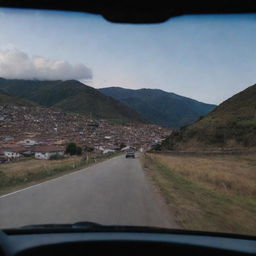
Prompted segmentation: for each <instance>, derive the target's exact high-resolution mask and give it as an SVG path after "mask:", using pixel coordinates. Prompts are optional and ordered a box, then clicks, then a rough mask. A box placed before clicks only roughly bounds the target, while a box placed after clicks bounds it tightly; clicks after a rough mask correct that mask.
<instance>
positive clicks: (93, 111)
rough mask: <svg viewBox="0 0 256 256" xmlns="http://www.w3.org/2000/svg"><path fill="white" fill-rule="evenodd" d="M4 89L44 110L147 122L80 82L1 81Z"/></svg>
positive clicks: (1, 87)
mask: <svg viewBox="0 0 256 256" xmlns="http://www.w3.org/2000/svg"><path fill="white" fill-rule="evenodd" d="M0 90H2V91H4V92H5V93H8V94H9V95H12V96H15V97H19V98H21V99H26V100H29V101H32V102H35V103H37V104H39V105H41V106H44V107H51V108H58V109H61V110H63V111H69V112H76V113H82V114H85V115H86V116H88V117H89V116H90V117H93V118H106V119H113V120H117V121H131V122H145V120H144V119H143V118H142V117H141V116H140V115H139V114H138V113H136V112H135V111H134V110H132V109H130V108H129V107H128V106H126V105H125V104H123V103H121V102H119V101H117V100H115V99H113V98H111V97H108V96H106V95H104V94H102V93H101V92H99V91H98V90H96V89H94V88H92V87H90V86H87V85H84V84H83V83H80V82H78V81H76V80H67V81H59V80H57V81H37V80H18V79H3V78H1V79H0Z"/></svg>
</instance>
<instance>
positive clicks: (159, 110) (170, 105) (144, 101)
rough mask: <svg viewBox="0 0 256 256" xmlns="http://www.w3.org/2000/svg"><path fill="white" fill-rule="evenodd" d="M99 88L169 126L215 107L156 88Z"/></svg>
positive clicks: (146, 117) (193, 119)
mask: <svg viewBox="0 0 256 256" xmlns="http://www.w3.org/2000/svg"><path fill="white" fill-rule="evenodd" d="M99 90H100V91H101V92H102V93H104V94H106V95H108V96H111V97H113V98H115V99H117V100H120V101H121V102H123V103H125V104H126V105H127V106H129V107H130V108H132V109H133V110H135V111H137V112H138V113H139V114H140V115H141V116H142V117H144V118H145V119H147V120H148V121H150V122H152V123H156V124H159V125H162V126H167V127H171V128H180V127H182V126H184V125H187V124H189V123H192V122H194V121H196V120H197V119H198V118H199V117H200V116H202V115H206V114H207V113H209V112H210V111H211V110H213V109H214V108H215V107H216V105H212V104H205V103H202V102H198V101H196V100H193V99H190V98H186V97H183V96H180V95H177V94H174V93H168V92H165V91H162V90H158V89H139V90H132V89H124V88H120V87H108V88H101V89H99Z"/></svg>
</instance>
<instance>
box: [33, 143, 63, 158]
mask: <svg viewBox="0 0 256 256" xmlns="http://www.w3.org/2000/svg"><path fill="white" fill-rule="evenodd" d="M34 152H35V158H36V159H50V157H51V156H55V155H59V156H63V155H64V152H65V150H64V149H63V148H62V147H58V146H54V145H44V146H38V147H36V148H35V149H34Z"/></svg>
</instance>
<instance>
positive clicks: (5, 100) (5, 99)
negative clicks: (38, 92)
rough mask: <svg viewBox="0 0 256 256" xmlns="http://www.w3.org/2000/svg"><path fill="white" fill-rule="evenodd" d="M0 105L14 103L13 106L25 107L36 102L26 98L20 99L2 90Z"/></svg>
mask: <svg viewBox="0 0 256 256" xmlns="http://www.w3.org/2000/svg"><path fill="white" fill-rule="evenodd" d="M0 105H1V106H3V105H14V106H26V107H30V106H35V105H36V104H34V103H32V102H29V101H26V100H22V99H19V98H16V97H13V96H10V95H8V94H6V93H4V92H2V91H0Z"/></svg>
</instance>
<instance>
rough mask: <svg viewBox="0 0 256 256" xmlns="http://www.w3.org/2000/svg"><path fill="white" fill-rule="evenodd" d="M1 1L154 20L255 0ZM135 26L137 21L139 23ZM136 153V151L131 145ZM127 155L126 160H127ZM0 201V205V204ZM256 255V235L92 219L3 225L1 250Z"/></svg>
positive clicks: (238, 8)
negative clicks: (13, 226)
mask: <svg viewBox="0 0 256 256" xmlns="http://www.w3.org/2000/svg"><path fill="white" fill-rule="evenodd" d="M0 6H1V7H8V8H31V9H47V10H49V9H50V10H65V11H76V12H87V13H91V14H97V15H102V16H103V17H104V18H105V19H106V20H108V21H109V22H114V23H127V24H134V25H135V24H150V23H152V24H154V23H160V22H164V21H166V20H168V19H171V18H173V17H176V16H180V15H183V14H209V13H214V14H216V13H221V14H232V13H253V12H255V11H256V2H255V1H248V0H243V1H232V0H229V1H224V0H223V1H197V0H192V1H189V2H188V3H186V1H176V0H175V1H171V0H170V1H99V0H97V1H67V2H65V1H53V0H52V1H44V0H37V1H31V0H25V1H22V0H15V1H12V0H2V1H0ZM135 26H136V25H135ZM132 153H133V154H132V157H134V152H133V151H132ZM127 161H128V160H127ZM0 207H1V205H0ZM100 252H102V253H103V254H114V255H116V254H119V255H120V254H125V253H128V254H129V253H155V254H164V253H168V254H170V255H182V254H184V255H209V256H210V255H211V256H213V255H214V256H223V255H228V256H231V255H234V256H236V255H256V237H255V236H249V235H238V234H232V233H220V232H205V231H191V230H179V229H167V228H156V227H135V226H110V225H101V224H97V223H93V222H81V223H74V224H47V225H31V226H25V227H20V228H7V229H3V230H1V231H0V256H11V255H12V256H32V255H33V256H34V255H37V256H38V255H62V256H64V255H88V254H92V253H100Z"/></svg>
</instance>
